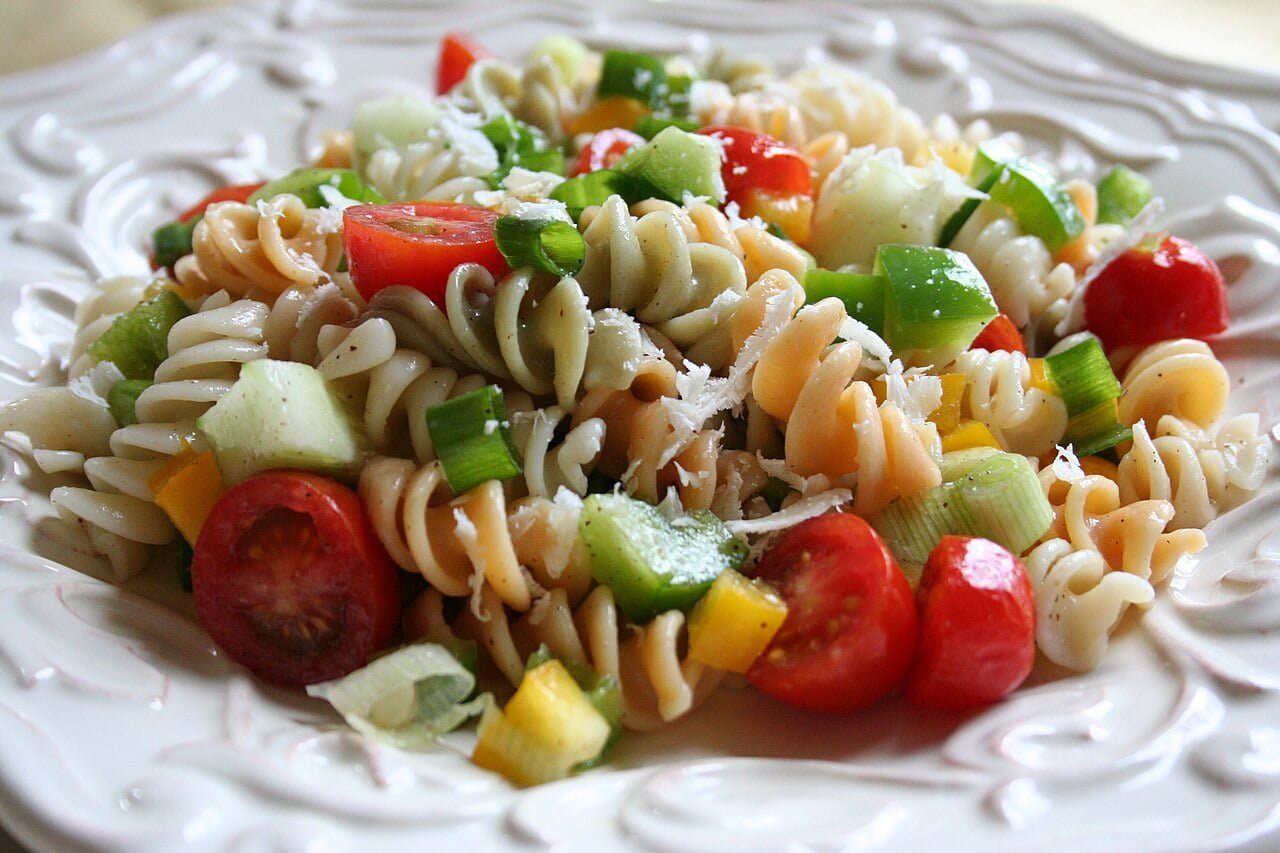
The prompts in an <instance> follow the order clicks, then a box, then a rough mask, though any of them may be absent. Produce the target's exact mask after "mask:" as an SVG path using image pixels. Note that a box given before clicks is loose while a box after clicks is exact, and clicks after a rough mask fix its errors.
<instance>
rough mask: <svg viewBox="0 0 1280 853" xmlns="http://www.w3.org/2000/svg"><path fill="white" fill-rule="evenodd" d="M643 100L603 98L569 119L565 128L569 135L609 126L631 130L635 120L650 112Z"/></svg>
mask: <svg viewBox="0 0 1280 853" xmlns="http://www.w3.org/2000/svg"><path fill="white" fill-rule="evenodd" d="M652 112H653V110H651V109H649V107H648V105H647V104H645V103H644V101H638V100H636V99H635V98H622V97H616V98H605V99H604V100H602V101H597V102H596V103H594V104H592V105H591V106H590V107H589V108H588V109H587V110H586V111H585V112H582V113H579V114H578V115H576V116H574V117H573V118H571V119H569V124H568V127H567V128H566V130H568V131H569V135H570V136H577V135H578V134H579V133H599V132H600V131H602V130H608V129H609V128H611V127H622V128H626V129H627V130H631V129H632V128H634V127H635V126H636V122H638V121H639V120H640V119H642V118H644V117H645V116H647V115H649V114H650V113H652Z"/></svg>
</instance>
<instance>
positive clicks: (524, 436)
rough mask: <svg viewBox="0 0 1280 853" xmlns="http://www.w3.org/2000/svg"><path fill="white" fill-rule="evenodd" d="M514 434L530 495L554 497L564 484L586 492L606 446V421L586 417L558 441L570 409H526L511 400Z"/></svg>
mask: <svg viewBox="0 0 1280 853" xmlns="http://www.w3.org/2000/svg"><path fill="white" fill-rule="evenodd" d="M507 411H508V412H509V414H510V416H511V438H512V440H513V441H514V442H515V444H516V447H517V449H519V451H520V459H521V462H522V464H523V467H524V473H523V474H522V475H521V476H522V477H523V479H524V484H525V488H526V489H527V490H528V493H529V495H531V496H533V497H538V498H550V497H553V496H554V495H555V494H556V492H557V491H559V490H560V489H561V488H566V489H568V490H569V491H570V492H573V493H574V494H576V495H585V494H586V493H587V475H588V474H590V473H591V470H592V468H593V466H594V465H595V462H596V460H597V459H599V458H600V452H601V450H602V449H603V448H604V437H605V430H606V426H605V422H604V421H603V420H601V419H600V418H587V419H586V420H584V421H582V422H581V423H579V424H577V425H576V426H573V427H572V428H571V429H570V430H569V431H568V432H566V433H565V434H564V437H563V438H562V439H560V440H558V441H557V439H556V435H557V432H558V428H559V427H560V425H561V424H562V423H564V422H565V421H566V420H567V419H568V418H569V417H570V412H568V411H565V410H564V409H562V408H560V407H559V406H548V407H546V408H543V409H523V408H519V407H517V406H515V405H512V404H511V403H510V401H509V402H508V407H507Z"/></svg>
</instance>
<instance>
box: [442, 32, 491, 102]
mask: <svg viewBox="0 0 1280 853" xmlns="http://www.w3.org/2000/svg"><path fill="white" fill-rule="evenodd" d="M488 57H489V51H487V50H485V49H484V48H483V47H481V46H480V45H479V44H478V43H477V42H476V41H475V40H474V39H472V38H471V36H468V35H465V34H464V33H445V34H444V38H442V39H441V40H440V59H439V61H438V62H437V63H436V94H437V95H447V94H448V93H449V90H450V89H452V88H453V87H454V86H456V85H458V84H459V83H461V82H462V78H464V77H466V76H467V71H468V70H470V68H471V66H472V65H473V64H474V63H475V61H476V60H477V59H487V58H488Z"/></svg>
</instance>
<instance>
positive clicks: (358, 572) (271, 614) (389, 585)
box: [191, 471, 400, 687]
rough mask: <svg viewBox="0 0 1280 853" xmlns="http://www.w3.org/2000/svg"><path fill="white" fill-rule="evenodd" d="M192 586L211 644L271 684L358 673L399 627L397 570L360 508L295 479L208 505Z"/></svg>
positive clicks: (332, 490)
mask: <svg viewBox="0 0 1280 853" xmlns="http://www.w3.org/2000/svg"><path fill="white" fill-rule="evenodd" d="M191 585H192V591H193V593H194V595H195V603H196V612H197V614H198V615H199V617H200V623H201V624H202V625H203V626H204V628H205V630H206V631H208V632H209V635H210V636H211V637H213V640H214V642H216V643H217V644H218V645H219V646H220V647H222V649H223V650H225V651H226V652H227V654H229V655H230V656H231V657H232V658H234V659H235V660H237V661H239V662H240V663H242V664H243V665H245V666H246V667H248V668H249V669H250V670H251V671H252V672H253V674H254V675H256V676H258V677H259V678H261V679H263V680H264V681H269V682H271V683H272V684H280V685H286V686H294V687H296V686H302V685H306V684H313V683H315V682H317V681H327V680H329V679H332V678H339V677H341V676H343V675H346V674H347V673H349V672H351V671H352V670H354V669H358V668H359V667H361V666H364V665H365V664H366V663H367V662H368V660H369V656H370V655H372V654H373V653H374V652H376V651H378V650H379V649H381V648H383V647H385V646H386V645H387V643H389V642H390V640H391V637H392V634H393V633H394V632H395V629H396V624H397V622H398V621H399V617H400V586H399V571H398V570H397V569H396V567H395V564H394V563H392V561H391V558H390V557H389V556H388V555H387V552H386V550H385V549H384V548H383V547H382V544H381V543H380V542H379V541H378V539H377V536H376V535H375V534H374V532H373V528H372V527H371V526H370V524H369V520H368V518H367V517H366V516H365V512H364V507H363V505H362V504H361V502H360V498H359V497H357V496H356V494H355V493H354V492H352V491H351V490H350V489H348V488H347V487H346V486H343V485H341V484H340V483H336V482H334V481H333V480H330V479H328V478H327V477H321V476H319V475H317V474H311V473H307V472H303V471H269V472H267V473H265V474H259V475H258V476H256V477H252V478H250V479H248V480H246V481H245V482H243V483H241V484H239V485H237V486H235V487H233V488H232V489H230V490H229V491H228V492H227V493H226V494H225V495H223V496H222V497H221V498H220V499H219V500H218V502H217V503H216V504H214V507H213V509H212V510H211V511H210V513H209V517H208V519H207V520H206V521H205V523H204V526H203V527H202V528H201V530H200V537H199V539H197V540H196V547H195V557H194V559H193V561H192V563H191Z"/></svg>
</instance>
